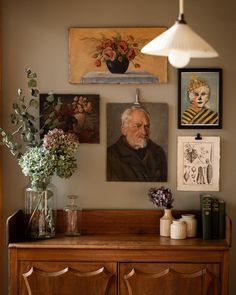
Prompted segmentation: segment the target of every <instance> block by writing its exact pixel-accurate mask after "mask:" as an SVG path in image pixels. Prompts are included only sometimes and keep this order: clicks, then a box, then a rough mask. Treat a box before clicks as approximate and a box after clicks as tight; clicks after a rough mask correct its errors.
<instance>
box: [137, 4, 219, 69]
mask: <svg viewBox="0 0 236 295" xmlns="http://www.w3.org/2000/svg"><path fill="white" fill-rule="evenodd" d="M141 52H142V53H144V54H150V55H160V56H168V59H169V62H170V64H171V65H172V66H174V67H176V68H183V67H185V66H186V65H187V64H188V63H189V61H190V58H196V57H198V58H209V57H217V56H219V55H218V53H217V52H216V51H215V50H214V49H213V48H212V47H211V46H210V45H209V44H208V43H207V42H206V41H205V40H204V39H203V38H202V37H200V36H199V35H198V34H197V33H195V32H194V31H193V30H192V29H191V28H190V27H189V26H188V25H187V23H186V21H185V20H184V0H179V16H178V19H177V21H176V22H175V24H174V25H173V26H172V27H171V28H169V29H168V30H167V31H165V32H164V33H162V34H161V35H159V36H157V37H156V38H155V39H153V40H152V41H151V42H149V43H148V44H146V45H145V46H144V47H143V48H142V49H141Z"/></svg>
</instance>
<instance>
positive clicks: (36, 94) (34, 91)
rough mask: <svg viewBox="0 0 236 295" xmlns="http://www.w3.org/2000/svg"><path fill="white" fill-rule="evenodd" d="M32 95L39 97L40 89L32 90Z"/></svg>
mask: <svg viewBox="0 0 236 295" xmlns="http://www.w3.org/2000/svg"><path fill="white" fill-rule="evenodd" d="M31 95H32V96H35V97H37V96H38V95H39V90H38V89H31Z"/></svg>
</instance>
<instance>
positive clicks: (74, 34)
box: [69, 27, 167, 84]
mask: <svg viewBox="0 0 236 295" xmlns="http://www.w3.org/2000/svg"><path fill="white" fill-rule="evenodd" d="M165 30H166V28H164V27H159V28H70V29H69V82H70V83H78V84H157V83H158V84H159V83H167V58H166V57H164V56H151V55H146V54H143V53H141V48H142V47H143V46H144V45H145V44H147V43H148V42H149V41H151V40H152V39H154V38H155V37H156V36H158V35H160V34H161V33H163V32H164V31H165Z"/></svg>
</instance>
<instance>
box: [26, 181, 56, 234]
mask: <svg viewBox="0 0 236 295" xmlns="http://www.w3.org/2000/svg"><path fill="white" fill-rule="evenodd" d="M56 197H57V191H56V187H55V185H53V184H52V183H49V184H48V185H45V189H38V190H37V189H35V188H32V187H31V185H29V186H28V187H26V188H25V214H26V216H27V226H26V233H25V234H26V237H28V238H32V239H47V238H52V237H54V236H55V232H56V231H55V218H56Z"/></svg>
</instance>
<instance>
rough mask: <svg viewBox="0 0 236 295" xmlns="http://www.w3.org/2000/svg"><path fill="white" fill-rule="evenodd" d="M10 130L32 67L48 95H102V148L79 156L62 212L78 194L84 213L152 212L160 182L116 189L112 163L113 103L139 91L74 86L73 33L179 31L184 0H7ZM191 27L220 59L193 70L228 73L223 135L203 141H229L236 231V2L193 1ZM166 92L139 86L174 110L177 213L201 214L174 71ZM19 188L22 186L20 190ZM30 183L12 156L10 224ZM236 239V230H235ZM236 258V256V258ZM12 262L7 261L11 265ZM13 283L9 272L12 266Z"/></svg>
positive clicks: (228, 185)
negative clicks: (186, 156) (181, 160)
mask: <svg viewBox="0 0 236 295" xmlns="http://www.w3.org/2000/svg"><path fill="white" fill-rule="evenodd" d="M2 2H3V3H2V5H3V13H2V14H3V94H4V95H3V112H2V113H3V114H4V115H3V124H4V126H5V127H6V128H9V127H10V124H9V114H10V111H11V104H12V101H13V99H14V97H15V93H16V89H17V88H18V87H24V85H25V76H24V69H25V67H31V68H32V69H33V70H34V71H36V72H37V73H38V76H39V88H40V90H41V92H48V91H50V90H54V92H57V93H96V94H100V99H101V103H100V107H101V113H100V115H101V126H100V130H101V143H100V144H91V145H89V144H83V145H81V148H80V152H79V170H78V172H77V173H76V174H75V175H73V177H72V178H71V179H70V180H67V181H62V180H58V179H54V181H53V182H54V183H55V184H56V185H57V187H58V191H59V199H58V207H63V206H64V204H65V196H66V195H67V194H69V193H77V194H79V195H80V197H81V200H82V206H83V207H84V208H152V204H150V202H149V201H148V198H147V189H148V188H149V187H150V186H152V185H157V184H153V183H112V182H110V183H108V182H106V177H105V161H106V103H107V102H132V101H133V100H134V96H135V89H136V87H137V86H136V85H71V84H69V83H68V28H69V27H71V26H77V27H116V26H117V27H118V26H122V27H132V26H168V27H169V26H171V25H172V24H173V22H174V20H175V18H176V15H177V10H178V3H177V0H175V1H174V0H149V1H141V0H140V1H139V0H130V1H127V0H120V1H111V0H110V1H108V0H99V1H88V0H87V1H85V0H60V1H56V0H49V1H48V0H41V1H32V0H21V1H19V0H3V1H2ZM185 8H186V13H185V15H186V20H187V21H188V23H189V24H190V25H191V27H192V28H193V29H195V30H196V31H197V32H198V33H199V34H200V35H201V36H202V37H205V38H206V39H207V40H208V41H209V43H211V45H212V46H213V47H215V48H216V49H217V50H218V52H219V54H220V57H219V58H217V59H208V60H194V61H192V62H191V63H190V65H189V67H221V68H223V71H224V72H223V129H222V130H200V132H201V134H202V135H219V136H220V137H221V178H220V187H221V189H220V192H217V193H216V195H217V196H220V197H222V198H224V199H225V201H226V202H227V211H228V213H229V214H230V216H231V217H232V220H233V224H236V197H235V188H236V184H235V170H236V154H235V150H236V136H235V128H236V121H235V109H236V99H235V77H236V59H235V52H236V40H235V36H236V18H235V9H236V5H235V3H234V0H228V1H225V2H224V3H223V2H222V1H221V0H214V1H213V0H198V1H196V0H187V1H186V5H185ZM168 76H169V82H168V84H165V85H138V87H139V89H140V91H141V101H143V102H166V103H168V105H169V150H168V154H169V163H168V168H169V173H168V183H165V185H166V186H168V187H170V188H171V189H172V191H173V193H174V197H175V202H174V207H175V208H178V209H198V208H199V194H198V193H195V192H179V191H176V141H177V136H178V135H195V134H196V132H197V130H179V129H177V127H176V126H177V122H176V114H177V71H176V69H174V68H172V67H171V66H168ZM12 183H13V184H14V185H12ZM25 184H26V179H25V177H24V176H23V175H22V174H21V171H20V169H19V167H18V166H17V163H16V159H15V158H14V157H13V156H11V155H10V154H9V153H8V151H5V152H4V204H5V207H4V212H5V217H6V216H8V215H9V214H10V213H12V212H13V211H14V210H16V209H18V208H22V207H23V196H22V188H23V186H24V185H25ZM234 238H235V231H234ZM235 250H236V249H235V246H234V247H233V248H232V251H231V258H230V274H231V275H230V279H231V280H230V294H231V295H233V294H235V293H236V281H235V280H234V281H233V273H235V272H236V251H235ZM233 252H235V253H233ZM5 263H6V261H5ZM5 277H7V268H6V265H5Z"/></svg>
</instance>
